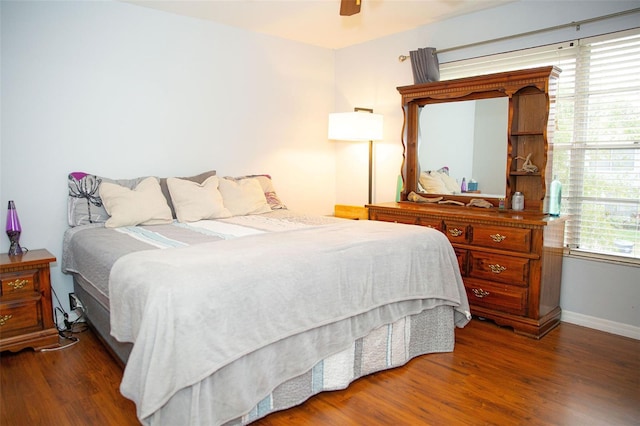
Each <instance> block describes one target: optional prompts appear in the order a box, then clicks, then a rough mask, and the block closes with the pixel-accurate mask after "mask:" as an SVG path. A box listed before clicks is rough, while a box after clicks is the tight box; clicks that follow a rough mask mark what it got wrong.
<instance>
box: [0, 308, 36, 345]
mask: <svg viewBox="0 0 640 426" xmlns="http://www.w3.org/2000/svg"><path fill="white" fill-rule="evenodd" d="M41 311H42V309H41V307H40V300H39V299H33V300H26V301H24V302H20V303H13V304H6V303H3V304H2V305H0V338H2V339H4V338H7V337H11V336H14V335H18V334H22V333H24V332H29V331H37V330H40V329H42V314H41Z"/></svg>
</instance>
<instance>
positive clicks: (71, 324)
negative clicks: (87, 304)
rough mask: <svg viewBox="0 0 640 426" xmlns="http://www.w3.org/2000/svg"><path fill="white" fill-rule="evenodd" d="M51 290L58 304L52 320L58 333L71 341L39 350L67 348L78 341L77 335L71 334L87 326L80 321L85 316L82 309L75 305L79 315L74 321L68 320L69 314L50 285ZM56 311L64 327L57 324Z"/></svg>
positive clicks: (47, 350) (82, 330)
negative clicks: (61, 318)
mask: <svg viewBox="0 0 640 426" xmlns="http://www.w3.org/2000/svg"><path fill="white" fill-rule="evenodd" d="M51 292H52V293H53V295H54V297H55V298H56V300H57V301H58V306H56V308H55V311H54V316H53V320H54V322H55V324H56V329H57V330H58V335H59V336H60V337H62V338H63V339H65V340H69V341H71V343H69V344H66V345H61V346H59V347H56V348H45V349H41V350H40V351H41V352H51V351H57V350H60V349H65V348H68V347H69V346H73V345H75V344H76V343H78V342H79V341H80V339H79V338H78V337H74V336H73V335H74V334H77V333H82V332H84V331H86V330H87V329H88V328H89V327H88V325H87V323H86V322H83V321H81V320H82V319H84V317H85V312H84V309H82V308H80V307H77V308H76V309H75V310H76V311H80V315H78V318H76V319H75V320H74V321H69V314H68V313H67V312H66V311H65V310H64V309H63V308H62V303H60V299H59V298H58V295H57V294H56V291H55V290H54V289H53V287H51ZM57 313H60V314H62V317H63V318H64V328H62V327H61V326H60V325H59V324H58V315H57Z"/></svg>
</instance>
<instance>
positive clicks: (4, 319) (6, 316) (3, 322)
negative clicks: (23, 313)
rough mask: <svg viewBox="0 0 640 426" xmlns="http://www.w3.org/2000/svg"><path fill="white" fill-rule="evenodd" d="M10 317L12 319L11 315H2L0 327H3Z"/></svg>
mask: <svg viewBox="0 0 640 426" xmlns="http://www.w3.org/2000/svg"><path fill="white" fill-rule="evenodd" d="M12 317H13V315H3V316H1V317H0V327H2V326H3V325H5V324H6V323H7V321H9V320H10V319H11V318H12Z"/></svg>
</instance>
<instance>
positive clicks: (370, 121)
mask: <svg viewBox="0 0 640 426" xmlns="http://www.w3.org/2000/svg"><path fill="white" fill-rule="evenodd" d="M382 121H383V120H382V115H380V114H373V113H370V112H339V113H333V114H329V139H333V140H337V141H376V140H381V139H382Z"/></svg>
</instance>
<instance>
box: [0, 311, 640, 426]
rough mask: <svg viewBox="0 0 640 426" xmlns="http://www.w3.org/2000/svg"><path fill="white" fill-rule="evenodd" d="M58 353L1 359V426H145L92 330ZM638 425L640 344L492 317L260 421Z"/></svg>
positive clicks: (263, 424) (270, 424)
mask: <svg viewBox="0 0 640 426" xmlns="http://www.w3.org/2000/svg"><path fill="white" fill-rule="evenodd" d="M78 337H80V342H79V343H78V344H76V345H74V346H72V347H68V348H66V349H63V350H60V351H54V352H38V353H36V352H33V351H31V350H25V351H22V352H20V353H17V354H13V353H3V354H2V355H1V357H0V365H1V368H0V370H1V381H0V386H1V388H0V395H1V396H0V425H12V426H19V425H103V426H106V425H114V426H115V425H117V426H124V425H135V424H138V421H137V420H136V416H135V406H134V404H133V403H132V402H130V401H128V400H127V399H125V398H124V397H122V396H121V395H120V393H119V391H118V386H119V380H120V378H121V375H122V370H121V369H120V368H119V367H118V365H117V364H116V363H115V362H114V361H113V360H112V359H111V358H110V357H109V355H108V354H107V352H106V350H104V348H103V347H102V346H101V344H100V343H99V342H98V341H97V339H96V338H95V336H94V335H93V334H92V332H91V331H87V332H84V333H81V334H78ZM416 424H427V425H452V424H462V425H565V426H566V425H616V426H620V425H639V424H640V341H638V340H633V339H629V338H625V337H620V336H615V335H612V334H607V333H603V332H599V331H596V330H592V329H588V328H583V327H579V326H576V325H572V324H566V323H563V324H561V326H560V327H558V328H556V329H555V330H553V331H552V332H551V333H550V334H548V335H547V336H546V337H544V338H543V339H542V340H540V341H536V340H532V339H529V338H526V337H522V336H518V335H516V334H514V333H513V332H512V331H511V330H509V329H504V328H499V327H497V326H496V325H495V324H493V323H491V322H482V321H479V320H473V321H472V322H471V324H469V325H468V326H467V327H465V328H464V329H461V330H457V331H456V348H455V350H454V352H453V353H445V354H431V355H425V356H422V357H419V358H416V359H414V360H412V361H411V362H410V363H409V364H407V365H406V366H404V367H401V368H397V369H394V370H390V371H386V372H381V373H377V374H374V375H371V376H367V377H364V378H362V379H360V380H358V381H356V382H354V383H353V384H352V385H351V386H350V387H349V389H347V390H344V391H336V392H325V393H322V394H320V395H317V396H316V397H314V398H311V399H310V400H309V401H307V402H306V403H305V404H303V405H301V406H299V407H296V408H293V409H290V410H287V411H283V412H280V413H274V414H272V415H271V416H268V417H266V418H264V419H262V420H259V421H257V422H255V423H254V425H255V426H280V425H287V426H289V425H340V426H342V425H416Z"/></svg>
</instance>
